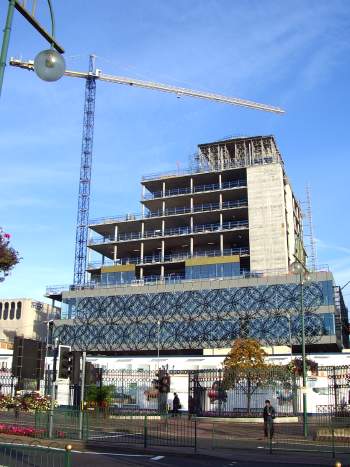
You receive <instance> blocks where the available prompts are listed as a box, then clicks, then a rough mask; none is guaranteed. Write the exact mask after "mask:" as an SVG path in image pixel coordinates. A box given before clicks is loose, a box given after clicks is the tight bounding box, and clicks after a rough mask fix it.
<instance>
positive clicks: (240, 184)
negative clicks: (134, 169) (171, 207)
mask: <svg viewBox="0 0 350 467" xmlns="http://www.w3.org/2000/svg"><path fill="white" fill-rule="evenodd" d="M246 186H247V181H246V180H244V179H240V180H230V181H227V182H223V183H222V184H221V186H220V184H219V183H210V184H204V185H195V186H194V187H193V189H192V190H191V187H183V188H171V189H169V190H165V191H162V190H161V191H154V192H150V193H146V194H145V195H144V196H143V198H142V199H144V200H148V199H156V198H166V197H169V196H179V195H185V194H191V193H201V192H206V191H217V190H228V189H231V188H245V187H246Z"/></svg>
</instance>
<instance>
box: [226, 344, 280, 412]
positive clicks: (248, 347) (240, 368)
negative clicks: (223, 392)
mask: <svg viewBox="0 0 350 467" xmlns="http://www.w3.org/2000/svg"><path fill="white" fill-rule="evenodd" d="M266 356H267V353H266V352H265V351H264V350H263V349H262V348H261V346H260V344H259V342H258V341H256V340H255V339H236V340H235V341H234V343H233V345H232V349H231V351H230V352H229V354H228V355H227V357H226V358H225V360H224V386H225V388H226V389H232V388H235V387H238V388H240V391H242V392H243V393H245V394H246V396H247V412H248V413H250V409H251V399H252V395H253V394H254V392H255V391H256V390H257V389H258V388H259V387H261V386H263V385H264V384H266V383H267V382H268V381H269V376H270V375H269V374H270V371H269V370H270V368H271V366H270V365H268V364H267V363H266V362H265V357H266Z"/></svg>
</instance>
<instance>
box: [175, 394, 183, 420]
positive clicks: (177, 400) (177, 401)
mask: <svg viewBox="0 0 350 467" xmlns="http://www.w3.org/2000/svg"><path fill="white" fill-rule="evenodd" d="M180 409H181V404H180V399H179V396H178V395H177V394H176V392H174V400H173V417H176V416H177V415H178V413H179V410H180Z"/></svg>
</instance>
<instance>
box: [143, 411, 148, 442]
mask: <svg viewBox="0 0 350 467" xmlns="http://www.w3.org/2000/svg"><path fill="white" fill-rule="evenodd" d="M147 436H148V433H147V415H146V416H145V418H144V420H143V447H144V448H145V449H146V448H147Z"/></svg>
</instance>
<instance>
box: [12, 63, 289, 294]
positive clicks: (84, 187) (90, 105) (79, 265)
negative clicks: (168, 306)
mask: <svg viewBox="0 0 350 467" xmlns="http://www.w3.org/2000/svg"><path fill="white" fill-rule="evenodd" d="M10 65H12V66H15V67H19V68H23V69H25V70H29V71H34V61H32V60H29V61H22V60H19V59H15V58H11V59H10ZM64 75H65V76H69V77H71V78H82V79H85V80H86V83H85V103H84V121H83V138H82V147H81V163H80V179H79V197H78V213H77V227H76V239H75V260H74V278H73V283H74V284H75V285H83V284H84V282H85V275H86V250H87V241H88V224H89V205H90V185H91V164H92V148H93V137H94V117H95V101H96V81H97V80H99V81H106V82H108V83H115V84H124V85H127V86H136V87H139V88H144V89H152V90H155V91H161V92H167V93H172V94H176V95H177V96H178V97H181V96H189V97H196V98H199V99H207V100H210V101H214V102H221V103H224V104H230V105H237V106H241V107H248V108H250V109H256V110H262V111H265V112H272V113H276V114H283V113H284V110H282V109H281V108H279V107H274V106H271V105H266V104H261V103H258V102H253V101H250V100H245V99H239V98H237V97H227V96H223V95H221V94H214V93H209V92H203V91H196V90H193V89H188V88H182V87H176V86H171V85H168V84H162V83H156V82H153V81H143V80H139V79H135V78H128V77H123V76H113V75H107V74H105V73H102V71H101V70H99V69H96V68H95V56H94V55H90V58H89V71H88V72H81V71H72V70H66V71H65V73H64Z"/></svg>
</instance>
